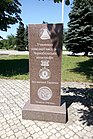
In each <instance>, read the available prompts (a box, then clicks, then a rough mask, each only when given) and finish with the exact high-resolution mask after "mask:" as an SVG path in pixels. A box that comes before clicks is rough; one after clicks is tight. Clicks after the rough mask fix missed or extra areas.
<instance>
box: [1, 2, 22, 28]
mask: <svg viewBox="0 0 93 139" xmlns="http://www.w3.org/2000/svg"><path fill="white" fill-rule="evenodd" d="M20 6H21V4H20V3H19V2H18V0H0V30H1V31H7V29H8V28H10V25H13V24H15V23H18V22H19V21H21V18H20V16H19V14H20V13H21V9H20V8H19V7H20Z"/></svg>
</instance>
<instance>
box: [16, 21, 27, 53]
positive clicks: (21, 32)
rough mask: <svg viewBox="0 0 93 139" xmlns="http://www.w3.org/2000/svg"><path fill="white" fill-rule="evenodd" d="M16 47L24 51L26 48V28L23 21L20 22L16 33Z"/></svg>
mask: <svg viewBox="0 0 93 139" xmlns="http://www.w3.org/2000/svg"><path fill="white" fill-rule="evenodd" d="M16 49H17V50H18V51H24V50H26V48H25V28H24V24H23V23H22V22H20V23H19V27H18V29H17V35H16Z"/></svg>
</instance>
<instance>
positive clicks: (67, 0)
mask: <svg viewBox="0 0 93 139" xmlns="http://www.w3.org/2000/svg"><path fill="white" fill-rule="evenodd" d="M54 2H55V3H56V2H57V3H59V2H62V0H54ZM65 4H66V5H69V4H70V0H65Z"/></svg>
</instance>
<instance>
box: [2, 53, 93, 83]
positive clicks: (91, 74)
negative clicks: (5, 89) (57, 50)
mask: <svg viewBox="0 0 93 139" xmlns="http://www.w3.org/2000/svg"><path fill="white" fill-rule="evenodd" d="M0 78H11V79H29V61H28V56H26V55H21V56H20V55H19V56H8V55H0ZM62 81H77V82H93V58H91V57H83V56H66V55H63V57H62Z"/></svg>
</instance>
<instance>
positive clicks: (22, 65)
mask: <svg viewBox="0 0 93 139" xmlns="http://www.w3.org/2000/svg"><path fill="white" fill-rule="evenodd" d="M0 78H11V79H28V78H29V61H28V56H25V55H21V56H20V55H18V56H8V55H0Z"/></svg>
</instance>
